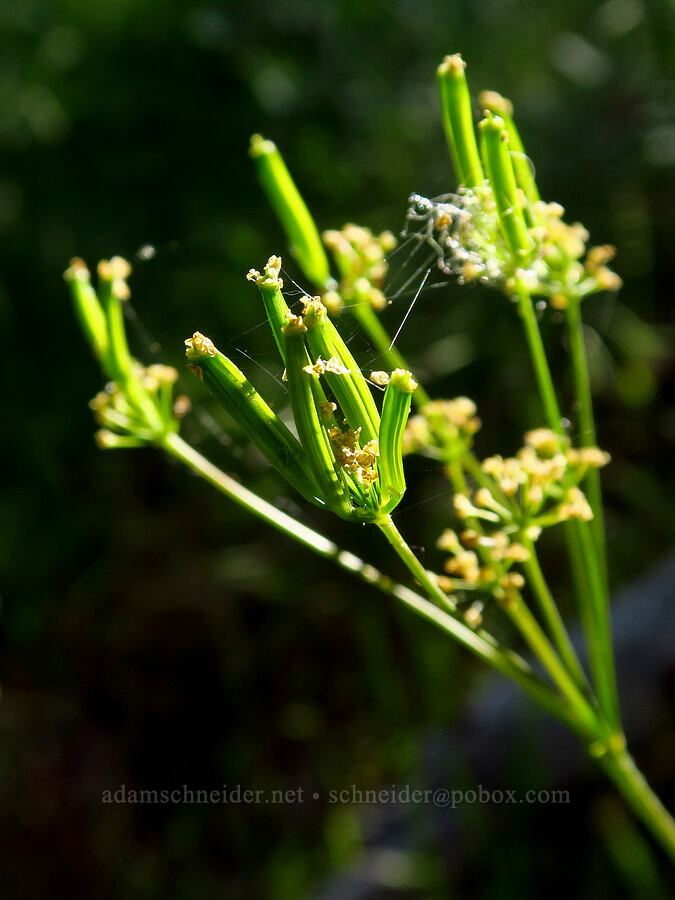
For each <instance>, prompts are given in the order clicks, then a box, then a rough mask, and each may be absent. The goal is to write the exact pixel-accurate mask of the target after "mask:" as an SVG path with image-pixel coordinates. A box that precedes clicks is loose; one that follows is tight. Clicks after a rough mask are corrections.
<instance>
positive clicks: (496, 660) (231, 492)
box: [160, 434, 590, 741]
mask: <svg viewBox="0 0 675 900" xmlns="http://www.w3.org/2000/svg"><path fill="white" fill-rule="evenodd" d="M160 446H161V447H162V449H164V450H165V451H166V452H167V453H169V454H170V455H171V456H173V457H174V458H175V459H178V460H179V461H180V462H182V463H183V464H184V465H186V466H187V467H188V468H189V469H191V470H192V471H193V472H195V473H196V474H197V475H200V476H201V477H202V478H204V480H205V481H207V482H208V483H209V484H211V485H212V486H213V487H215V488H216V489H217V490H219V491H220V492H221V493H223V494H225V495H226V496H227V497H229V498H230V499H231V500H233V501H234V502H235V503H237V504H238V505H239V506H241V507H243V508H244V509H246V510H248V511H249V512H252V513H253V514H254V515H256V516H258V518H260V519H262V520H263V521H264V522H267V523H268V524H269V525H271V526H272V527H273V528H276V529H277V530H278V531H280V532H282V533H283V534H285V535H287V536H288V537H290V538H292V539H293V540H295V541H298V542H299V543H300V544H302V545H303V546H305V547H308V548H309V549H310V550H313V551H314V552H315V553H318V554H319V555H320V556H323V557H324V558H325V559H331V560H333V562H335V563H336V564H337V565H338V566H340V567H341V568H342V569H345V570H346V571H347V572H351V573H352V574H354V575H356V576H357V577H358V578H360V579H361V580H362V581H364V582H365V583H366V584H370V585H373V586H375V587H377V588H379V589H380V590H381V591H383V592H384V593H385V594H388V595H389V596H391V597H395V598H396V599H397V600H399V601H401V603H403V604H404V605H405V606H407V607H409V608H410V609H412V610H414V611H415V612H416V613H417V614H418V615H420V616H422V618H424V619H427V620H428V621H430V622H433V623H434V624H435V625H437V626H438V627H439V628H441V629H442V630H443V631H445V632H446V633H448V634H450V635H451V636H452V637H453V638H454V639H455V640H456V641H458V642H459V643H460V644H462V646H464V647H465V648H466V649H468V650H470V651H471V652H472V653H474V654H475V655H476V656H478V657H479V658H481V659H482V660H483V661H484V662H486V663H488V665H491V666H492V667H493V668H495V669H497V670H498V671H499V672H501V673H502V674H503V675H506V676H507V677H508V678H510V679H511V680H512V681H515V682H516V684H518V685H519V686H520V687H522V688H523V690H524V691H525V692H526V693H528V694H529V695H530V696H531V697H532V698H533V699H534V700H535V701H536V702H537V703H538V704H539V705H540V706H542V707H543V708H544V709H545V710H546V711H547V712H549V713H551V715H553V716H555V717H556V718H558V719H559V720H560V721H561V722H563V724H565V725H566V726H567V727H568V728H570V729H571V730H572V731H574V732H575V733H576V734H578V735H579V737H580V738H581V739H582V740H585V741H587V740H588V739H589V737H590V736H589V735H588V734H587V733H586V732H585V731H584V729H583V727H582V726H581V725H580V723H578V722H577V721H576V719H575V718H574V717H573V716H572V715H571V714H570V712H569V711H568V710H567V707H566V706H565V704H564V703H563V702H562V701H561V700H560V698H559V697H557V696H556V694H555V693H554V692H553V691H552V690H551V689H550V688H549V687H548V685H546V684H545V683H544V682H543V681H542V680H541V679H540V678H538V677H537V676H536V675H535V674H534V673H533V672H532V670H531V669H530V667H529V666H528V665H527V663H526V662H525V661H524V660H523V659H522V658H521V657H520V656H518V654H516V653H513V652H511V651H510V650H507V649H506V648H502V647H500V646H499V645H498V644H497V643H496V641H495V640H494V639H493V638H492V637H491V636H490V635H487V634H486V633H481V634H478V633H476V632H474V631H472V630H471V629H470V628H468V627H467V626H466V625H464V624H463V623H462V622H459V621H458V620H457V619H455V618H453V616H451V615H449V614H448V613H447V612H445V611H444V610H443V609H439V607H438V606H437V605H436V604H435V603H431V602H430V601H429V600H426V599H425V598H424V597H420V595H419V594H416V593H415V592H414V591H411V590H410V589H409V588H407V587H405V586H404V585H402V584H398V583H396V582H395V581H393V580H392V579H390V578H388V577H387V576H386V575H383V574H382V573H381V572H379V571H378V570H377V569H376V568H375V567H374V566H371V565H369V564H368V563H365V562H364V561H363V560H362V559H360V558H359V557H358V556H355V555H354V554H353V553H350V552H348V551H346V550H342V549H341V548H340V547H338V546H337V544H335V543H333V541H331V540H329V539H328V538H326V537H325V536H324V535H322V534H320V533H319V532H318V531H314V530H313V529H312V528H308V527H307V526H306V525H303V524H302V523H301V522H298V520H297V519H294V518H293V517H292V516H289V515H287V514H286V513H284V512H282V511H281V510H279V509H277V508H276V507H275V506H272V504H271V503H267V501H266V500H263V499H262V497H259V496H258V495H257V494H255V493H253V491H249V490H248V489H247V488H245V487H244V486H243V485H241V484H239V482H237V481H235V480H234V479H233V478H230V476H229V475H226V474H225V472H222V471H221V470H220V469H218V468H217V467H216V466H214V465H213V463H211V462H209V460H208V459H206V458H205V457H204V456H202V455H201V454H200V453H198V452H197V451H196V450H195V449H194V448H193V447H191V446H190V445H189V444H188V443H186V442H185V441H184V440H183V439H182V438H181V437H180V436H179V435H177V434H169V435H167V436H166V437H165V438H163V439H162V441H161V442H160ZM380 528H381V529H382V530H383V531H384V533H385V534H386V535H387V538H388V539H389V540H390V543H393V545H394V548H395V549H396V551H397V553H399V556H400V555H401V552H400V551H401V549H402V548H405V549H403V554H404V555H403V559H404V562H405V563H406V565H407V566H408V568H410V566H411V565H412V566H414V568H413V569H411V571H412V572H413V574H414V575H415V577H416V578H417V577H419V575H422V577H423V578H424V581H423V582H422V583H423V584H424V586H425V587H426V588H427V589H429V590H430V591H432V592H433V593H432V594H431V595H432V596H433V597H434V599H435V600H440V596H439V595H438V594H437V593H436V591H440V589H439V588H438V586H437V585H435V584H434V582H433V580H432V579H431V577H430V576H429V575H428V573H427V572H426V571H425V569H424V568H423V566H422V565H421V564H420V563H419V561H418V560H417V558H416V557H415V555H414V554H413V553H412V551H411V550H410V548H409V547H408V545H407V544H406V543H405V541H403V538H402V537H401V536H400V534H399V533H398V531H397V529H396V527H395V526H394V524H393V522H392V521H391V519H389V520H388V522H386V523H382V524H381V525H380ZM394 535H398V538H394V539H393V540H392V537H393V536H394ZM390 536H392V537H390ZM441 593H442V592H441ZM443 598H444V604H445V605H446V606H447V605H448V598H447V597H445V595H443Z"/></svg>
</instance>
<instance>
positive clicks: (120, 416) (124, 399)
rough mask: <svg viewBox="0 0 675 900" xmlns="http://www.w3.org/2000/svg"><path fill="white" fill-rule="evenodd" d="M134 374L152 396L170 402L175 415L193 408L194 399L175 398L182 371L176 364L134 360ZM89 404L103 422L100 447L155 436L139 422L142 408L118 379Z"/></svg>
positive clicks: (165, 404)
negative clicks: (176, 367) (166, 364)
mask: <svg viewBox="0 0 675 900" xmlns="http://www.w3.org/2000/svg"><path fill="white" fill-rule="evenodd" d="M132 375H133V377H134V378H136V379H138V381H139V382H140V383H141V384H142V386H143V387H144V388H145V390H146V391H147V392H148V393H149V394H150V395H151V397H153V398H156V399H157V400H158V401H161V402H162V404H163V405H164V406H166V408H167V411H168V412H169V413H170V415H171V416H172V417H173V418H174V419H181V418H182V417H183V416H184V415H186V414H187V413H188V412H189V411H190V400H189V398H188V397H186V396H185V395H184V394H180V395H179V396H177V397H175V398H172V391H173V385H174V384H175V383H176V381H177V379H178V372H177V371H176V369H174V368H173V367H172V366H164V365H159V364H156V365H151V366H147V367H145V366H142V365H140V363H137V362H135V361H134V363H133V370H132ZM89 407H90V409H92V410H93V412H94V418H95V420H96V422H97V423H98V424H99V425H101V426H103V427H102V428H100V429H99V430H98V431H97V432H96V435H95V438H96V443H97V444H98V446H99V447H104V448H108V447H120V446H125V445H126V444H125V443H124V441H126V440H131V439H132V438H133V439H138V443H141V442H142V441H143V440H147V441H151V440H152V439H153V434H152V433H151V432H150V431H149V430H147V428H145V429H144V427H143V424H142V423H140V422H139V419H138V409H136V408H135V407H134V406H133V405H132V404H131V403H130V402H129V399H128V396H127V393H126V392H125V391H124V390H121V389H120V388H119V386H118V385H117V383H116V382H114V381H110V382H108V384H107V385H106V386H105V390H103V391H99V392H98V394H96V396H95V397H94V398H93V399H92V400H91V401H90V402H89ZM129 446H131V444H129Z"/></svg>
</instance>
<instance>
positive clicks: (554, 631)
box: [520, 536, 588, 690]
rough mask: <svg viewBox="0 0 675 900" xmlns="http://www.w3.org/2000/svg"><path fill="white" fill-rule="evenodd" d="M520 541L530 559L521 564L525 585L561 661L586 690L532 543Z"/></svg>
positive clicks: (568, 637)
mask: <svg viewBox="0 0 675 900" xmlns="http://www.w3.org/2000/svg"><path fill="white" fill-rule="evenodd" d="M520 540H521V543H522V544H523V546H524V547H525V548H526V549H527V550H529V552H530V558H529V559H527V560H525V562H523V564H522V565H523V569H524V571H525V575H526V577H527V583H528V585H529V586H530V589H531V591H532V593H533V594H534V597H535V599H536V601H537V604H538V605H539V609H540V611H541V614H542V616H543V618H544V621H545V622H546V626H547V627H548V630H549V633H550V635H551V637H552V639H553V643H554V644H555V646H556V647H557V649H558V653H559V654H560V657H561V659H562V661H563V662H564V663H565V665H566V666H567V668H568V670H569V672H570V673H571V675H572V676H573V678H574V680H575V681H576V683H577V684H578V685H579V687H580V688H581V689H582V690H586V689H587V688H588V682H587V680H586V676H585V674H584V670H583V669H582V668H581V664H580V662H579V659H578V657H577V654H576V651H575V649H574V647H573V646H572V641H571V640H570V636H569V634H568V633H567V629H566V628H565V623H564V622H563V619H562V616H561V615H560V611H559V610H558V607H557V606H556V603H555V600H554V599H553V596H552V594H551V591H550V589H549V586H548V584H547V583H546V579H545V577H544V573H543V572H542V570H541V566H540V564H539V558H538V556H537V550H536V547H535V545H534V542H533V541H531V540H530V539H529V538H526V537H524V536H523V537H521V539H520Z"/></svg>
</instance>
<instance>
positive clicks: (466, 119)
mask: <svg viewBox="0 0 675 900" xmlns="http://www.w3.org/2000/svg"><path fill="white" fill-rule="evenodd" d="M465 68H466V63H465V62H464V60H463V59H462V57H461V56H460V55H459V53H455V55H454V56H446V57H445V59H444V60H443V62H442V63H441V65H440V66H439V67H438V72H437V74H438V91H439V94H440V99H441V113H442V115H443V128H444V130H445V138H446V140H447V142H448V149H449V150H450V158H451V159H452V165H453V167H454V169H455V175H456V176H457V181H458V182H459V183H460V184H463V185H465V186H466V187H475V186H476V185H477V184H480V182H481V181H482V180H483V168H482V166H481V161H480V155H479V153H478V144H477V143H476V133H475V131H474V127H473V114H472V112H471V97H470V95H469V86H468V84H467V81H466V75H465V73H464V70H465Z"/></svg>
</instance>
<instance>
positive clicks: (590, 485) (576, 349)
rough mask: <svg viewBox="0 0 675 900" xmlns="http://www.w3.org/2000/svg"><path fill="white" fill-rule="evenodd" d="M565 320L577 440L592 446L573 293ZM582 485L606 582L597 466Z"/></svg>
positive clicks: (590, 403) (586, 377)
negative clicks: (586, 497)
mask: <svg viewBox="0 0 675 900" xmlns="http://www.w3.org/2000/svg"><path fill="white" fill-rule="evenodd" d="M565 321H566V322H567V336H568V339H569V347H570V361H571V364H572V381H573V384H574V399H575V402H576V413H577V423H578V426H579V440H580V442H581V446H582V447H592V446H594V445H595V444H596V443H597V437H596V431H595V417H594V415H593V397H592V394H591V379H590V375H589V371H588V359H587V356H586V346H585V342H584V332H583V323H582V320H581V301H580V300H579V299H578V298H576V297H570V298H569V299H568V306H567V310H566V311H565ZM584 485H585V487H586V493H587V495H588V502H589V503H590V505H591V509H592V510H593V521H592V523H591V529H592V531H593V538H594V541H595V552H596V554H597V557H598V563H599V565H600V571H601V574H602V577H603V581H604V582H605V583H606V582H607V558H606V551H605V523H604V514H603V507H602V488H601V486H600V472H599V471H598V469H589V470H588V472H587V473H586V477H585V478H584Z"/></svg>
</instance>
